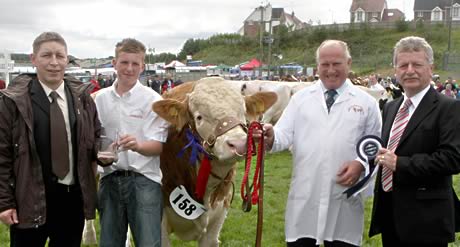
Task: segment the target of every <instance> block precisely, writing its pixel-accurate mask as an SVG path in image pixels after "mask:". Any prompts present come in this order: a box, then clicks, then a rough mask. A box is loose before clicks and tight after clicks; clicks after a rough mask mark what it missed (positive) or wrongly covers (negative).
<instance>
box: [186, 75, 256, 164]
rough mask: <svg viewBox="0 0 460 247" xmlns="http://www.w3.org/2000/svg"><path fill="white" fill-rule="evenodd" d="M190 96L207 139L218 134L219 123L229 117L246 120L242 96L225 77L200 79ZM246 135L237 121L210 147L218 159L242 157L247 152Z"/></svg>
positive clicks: (190, 105) (201, 132) (200, 130)
mask: <svg viewBox="0 0 460 247" xmlns="http://www.w3.org/2000/svg"><path fill="white" fill-rule="evenodd" d="M188 99H189V100H188V108H189V111H190V113H191V115H192V116H193V121H194V123H195V126H196V130H197V132H198V134H199V135H200V136H201V138H203V140H205V141H207V140H210V139H211V140H212V139H213V138H212V136H216V132H215V130H216V127H217V126H218V124H219V122H220V121H221V120H222V119H224V118H226V117H232V118H234V119H235V120H238V121H239V122H241V123H246V119H245V112H246V107H245V102H244V98H243V96H242V95H241V94H240V92H238V91H237V90H234V89H232V88H230V87H228V85H227V84H226V83H224V82H223V81H215V82H213V83H212V84H211V83H197V84H196V86H195V89H194V90H193V92H192V93H190V95H189V98H188ZM246 135H247V134H246V132H245V130H244V129H243V127H241V126H239V125H238V126H236V127H235V128H233V129H230V130H229V131H227V132H225V133H224V134H222V135H220V136H218V137H217V138H215V144H214V145H213V146H212V147H211V150H210V151H211V152H212V154H213V155H214V156H215V157H216V158H217V159H218V160H219V161H234V160H237V159H241V158H242V155H243V154H244V153H245V152H246V138H247V137H246Z"/></svg>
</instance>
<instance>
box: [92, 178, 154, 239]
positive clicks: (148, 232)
mask: <svg viewBox="0 0 460 247" xmlns="http://www.w3.org/2000/svg"><path fill="white" fill-rule="evenodd" d="M98 197H99V217H100V218H99V219H100V223H101V236H100V244H99V246H100V247H116V246H120V247H123V246H124V245H125V242H126V232H127V228H128V224H129V226H130V228H131V232H132V234H133V238H134V243H135V245H136V246H138V247H154V246H161V217H162V212H163V201H162V200H163V197H162V193H161V185H160V184H158V183H156V182H154V181H152V180H150V179H148V178H147V177H145V176H143V175H141V174H139V173H136V172H132V171H116V172H113V173H111V174H109V175H107V176H105V177H103V178H102V179H101V180H100V187H99V192H98Z"/></svg>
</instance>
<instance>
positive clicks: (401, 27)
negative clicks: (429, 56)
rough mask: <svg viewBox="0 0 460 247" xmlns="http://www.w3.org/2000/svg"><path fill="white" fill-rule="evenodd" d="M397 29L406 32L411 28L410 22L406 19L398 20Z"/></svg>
mask: <svg viewBox="0 0 460 247" xmlns="http://www.w3.org/2000/svg"><path fill="white" fill-rule="evenodd" d="M396 30H397V31H398V32H405V31H407V30H409V22H407V21H405V20H398V21H396Z"/></svg>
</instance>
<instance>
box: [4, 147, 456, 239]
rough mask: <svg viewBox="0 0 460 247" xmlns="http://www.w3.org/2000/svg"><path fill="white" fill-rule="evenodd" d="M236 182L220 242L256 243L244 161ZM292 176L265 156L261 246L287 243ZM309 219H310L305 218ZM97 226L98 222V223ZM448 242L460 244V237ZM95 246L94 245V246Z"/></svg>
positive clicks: (281, 162)
mask: <svg viewBox="0 0 460 247" xmlns="http://www.w3.org/2000/svg"><path fill="white" fill-rule="evenodd" d="M238 174H239V175H238V176H237V180H236V182H235V190H236V191H235V197H234V200H233V203H232V208H231V209H230V212H229V215H228V217H227V220H226V221H225V224H224V227H223V229H222V232H221V236H220V240H221V242H222V244H221V246H228V247H246V246H254V243H255V235H256V222H257V207H253V209H252V211H251V212H249V213H244V212H243V211H242V210H241V198H240V195H239V191H240V186H241V178H242V174H243V164H242V163H241V165H240V167H238ZM290 177H291V155H290V154H289V153H288V152H282V153H278V154H271V155H267V157H266V160H265V193H264V225H263V238H262V246H269V247H281V246H285V243H284V210H285V203H286V198H287V192H288V189H289V183H290ZM454 181H455V189H456V191H459V189H460V186H459V181H458V177H455V179H454ZM371 203H372V199H369V200H368V201H367V202H366V212H365V221H366V222H365V227H364V228H365V230H364V233H363V246H372V247H374V246H376V247H378V246H381V244H380V237H374V238H372V239H369V238H368V237H367V232H368V229H369V223H370V212H371V207H372V205H371ZM305 220H308V219H305ZM96 228H98V226H96ZM6 246H9V233H8V228H7V227H6V226H5V225H0V247H6ZM172 246H180V247H182V246H185V247H192V246H196V244H195V243H182V242H180V241H179V240H177V239H175V238H174V237H173V240H172ZM449 246H460V238H459V236H457V241H456V242H455V243H452V244H450V245H449ZM91 247H92V246H91Z"/></svg>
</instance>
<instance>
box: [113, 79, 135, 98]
mask: <svg viewBox="0 0 460 247" xmlns="http://www.w3.org/2000/svg"><path fill="white" fill-rule="evenodd" d="M117 86H118V79H116V80H115V81H114V82H113V85H112V86H111V88H110V90H111V91H112V93H113V94H114V95H115V96H117V97H129V96H131V95H132V94H134V93H135V92H136V91H137V90H138V89H139V87H141V86H142V84H141V83H140V82H139V80H137V81H136V84H134V86H133V87H132V88H131V89H130V90H129V91H128V92H126V93H124V95H123V96H120V95H118V93H117V91H116V88H117Z"/></svg>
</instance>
